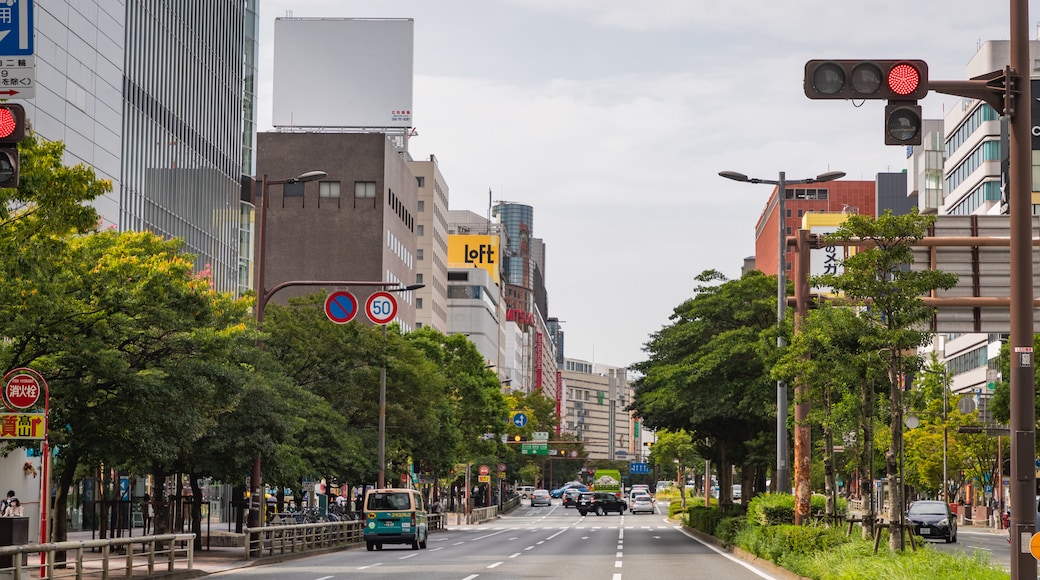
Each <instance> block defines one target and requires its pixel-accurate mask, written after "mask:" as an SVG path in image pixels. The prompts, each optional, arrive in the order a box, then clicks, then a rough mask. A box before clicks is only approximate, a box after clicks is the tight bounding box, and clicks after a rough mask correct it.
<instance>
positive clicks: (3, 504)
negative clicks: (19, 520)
mask: <svg viewBox="0 0 1040 580" xmlns="http://www.w3.org/2000/svg"><path fill="white" fill-rule="evenodd" d="M17 501H18V498H17V497H15V495H14V490H13V489H12V490H10V491H8V492H7V495H6V496H4V499H0V517H11V514H10V513H8V512H9V511H11V510H13V506H12V502H17Z"/></svg>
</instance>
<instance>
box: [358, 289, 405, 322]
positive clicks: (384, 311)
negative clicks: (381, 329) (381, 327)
mask: <svg viewBox="0 0 1040 580" xmlns="http://www.w3.org/2000/svg"><path fill="white" fill-rule="evenodd" d="M365 314H367V315H368V319H369V320H371V321H372V323H373V324H388V323H389V322H390V321H391V320H393V319H394V318H395V317H396V316H397V299H396V298H394V295H393V294H391V293H389V292H383V291H379V292H374V293H372V295H371V296H369V297H368V300H366V301H365Z"/></svg>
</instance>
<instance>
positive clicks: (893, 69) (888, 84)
mask: <svg viewBox="0 0 1040 580" xmlns="http://www.w3.org/2000/svg"><path fill="white" fill-rule="evenodd" d="M804 83H805V87H804V89H805V96H807V97H809V98H810V99H886V100H889V99H901V100H916V99H922V98H924V97H925V95H927V94H928V63H926V62H924V61H923V60H906V59H903V60H869V59H854V60H810V61H809V62H807V63H805V80H804Z"/></svg>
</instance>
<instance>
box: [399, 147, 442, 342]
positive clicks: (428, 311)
mask: <svg viewBox="0 0 1040 580" xmlns="http://www.w3.org/2000/svg"><path fill="white" fill-rule="evenodd" d="M407 165H408V168H409V169H410V170H411V171H412V174H413V175H414V176H415V182H416V186H417V187H418V196H419V198H418V202H417V205H416V213H415V215H416V226H415V237H416V252H419V253H422V255H423V259H422V260H419V261H417V262H416V266H417V267H416V273H415V281H414V282H415V283H416V284H423V287H422V288H420V289H418V290H416V291H415V327H416V328H422V327H424V326H430V327H432V328H433V329H435V330H438V331H440V332H447V331H448V326H449V325H448V300H449V296H448V255H447V253H448V184H447V182H446V181H445V180H444V176H443V175H441V170H440V167H438V166H437V158H436V157H435V156H433V155H430V158H429V159H427V160H420V161H408V162H407Z"/></svg>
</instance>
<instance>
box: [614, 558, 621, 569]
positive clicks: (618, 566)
mask: <svg viewBox="0 0 1040 580" xmlns="http://www.w3.org/2000/svg"><path fill="white" fill-rule="evenodd" d="M614 567H615V568H620V567H621V560H618V561H617V562H614Z"/></svg>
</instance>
